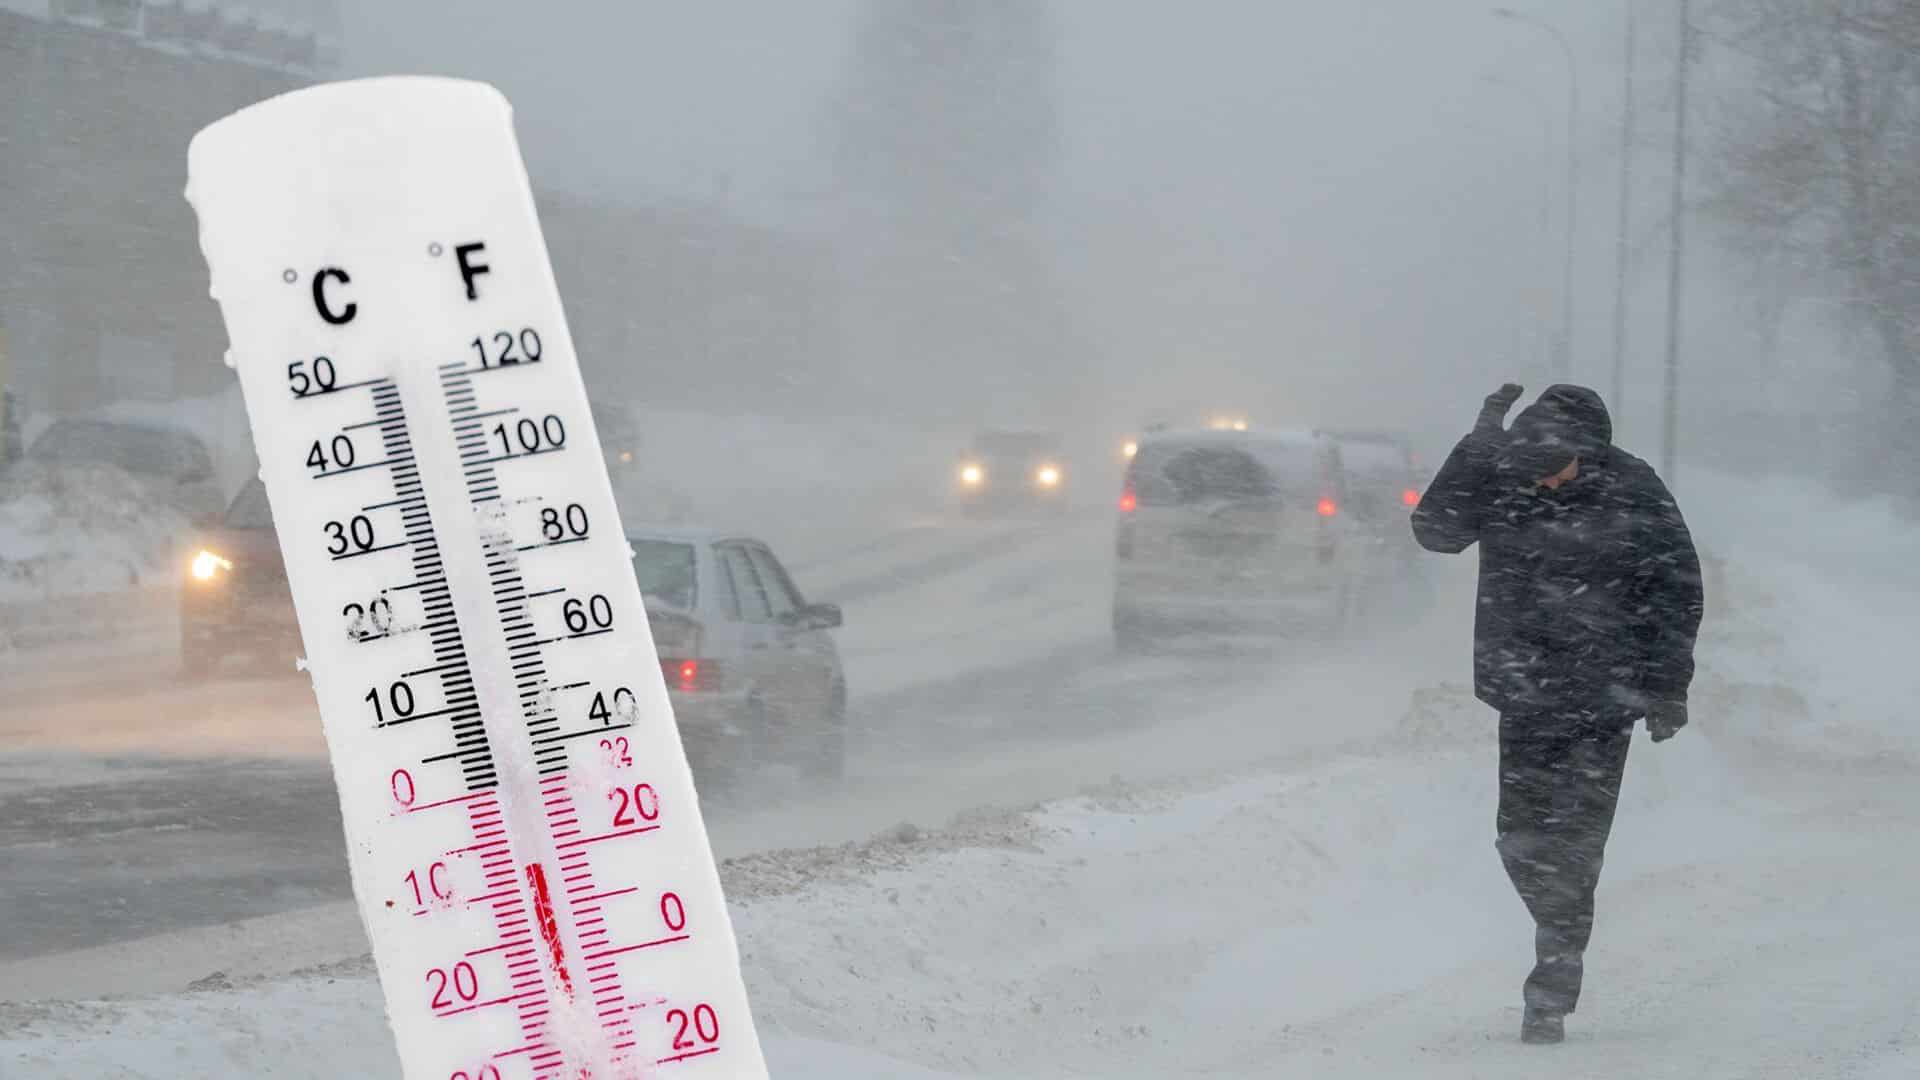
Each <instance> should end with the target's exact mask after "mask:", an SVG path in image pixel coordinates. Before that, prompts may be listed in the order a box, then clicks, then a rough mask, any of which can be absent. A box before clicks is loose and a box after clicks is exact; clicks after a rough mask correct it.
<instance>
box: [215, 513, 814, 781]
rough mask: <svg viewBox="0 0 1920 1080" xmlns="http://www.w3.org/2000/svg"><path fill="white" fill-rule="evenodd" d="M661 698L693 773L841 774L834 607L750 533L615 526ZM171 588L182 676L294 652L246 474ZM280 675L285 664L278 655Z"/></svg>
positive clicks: (282, 583) (296, 644) (286, 595)
mask: <svg viewBox="0 0 1920 1080" xmlns="http://www.w3.org/2000/svg"><path fill="white" fill-rule="evenodd" d="M627 543H628V545H629V546H630V547H631V548H632V549H633V567H634V573H635V575H636V577H637V578H638V580H639V583H640V590H641V593H642V595H643V597H644V599H645V601H646V607H647V620H648V622H649V624H650V625H651V626H652V628H653V637H654V645H655V648H656V649H657V650H658V651H659V656H660V666H661V672H662V674H663V675H665V677H666V682H667V694H668V696H669V697H670V698H671V699H672V701H673V709H674V717H675V719H676V721H677V722H678V723H679V726H680V733H681V736H682V739H683V740H684V741H685V743H686V745H687V751H688V754H689V755H690V756H691V757H692V758H693V759H694V760H695V762H696V764H698V765H699V766H700V767H701V768H702V770H703V771H711V770H718V769H729V770H737V769H739V768H742V767H745V766H748V765H752V764H756V763H765V762H769V761H776V760H777V761H788V762H792V763H794V764H796V765H798V766H800V767H801V769H802V770H803V771H805V772H806V773H808V774H809V775H812V776H816V777H837V776H839V775H840V773H841V770H842V766H843V764H844V760H845V754H846V714H847V680H846V674H845V672H844V671H843V670H842V668H841V665H840V654H839V652H838V650H837V649H836V648H835V647H834V642H833V637H832V635H831V634H830V633H828V631H830V630H832V629H834V628H835V627H838V626H839V625H840V621H841V615H840V609H839V608H837V607H835V606H833V605H832V604H813V603H808V602H807V601H806V600H805V599H804V598H803V597H802V596H801V594H800V591H799V590H798V589H797V588H795V587H794V584H793V579H792V578H791V577H790V576H789V575H788V574H787V571H786V568H785V567H783V566H782V565H781V564H780V560H779V559H778V558H776V557H775V556H774V554H773V551H772V549H770V548H768V547H767V545H766V544H764V543H761V542H760V541H758V540H754V539H751V538H747V537H736V536H728V535H723V534H718V533H702V532H693V531H687V530H668V529H648V530H637V531H636V530H628V532H627ZM186 577H187V580H186V581H185V583H184V584H183V586H182V588H181V590H180V661H181V667H182V669H183V670H184V671H185V672H186V674H187V675H188V676H190V677H204V676H206V675H209V674H211V673H212V672H213V671H215V670H216V669H217V667H218V666H219V665H220V664H221V663H223V662H224V661H226V660H228V659H229V658H242V657H253V658H259V657H264V656H276V657H278V658H281V659H287V658H291V657H293V656H295V655H298V653H299V652H300V649H301V645H300V630H299V625H298V622H297V620H296V619H295V617H294V612H293V596H292V593H291V592H290V591H289V589H288V587H287V575H286V567H285V564H284V563H283V562H282V561H281V557H280V543H279V540H278V538H277V537H276V536H275V534H274V530H273V516H272V513H271V512H270V510H269V507H268V503H267V494H266V488H265V487H264V486H263V485H262V484H261V483H260V481H259V480H258V479H255V480H252V481H249V482H248V483H247V485H246V486H245V487H243V488H242V489H241V491H240V494H239V495H238V496H236V497H235V498H234V500H233V504H232V505H231V506H230V507H228V509H227V513H226V515H225V517H224V518H223V519H222V521H221V523H220V524H219V525H218V526H216V527H213V528H209V529H207V530H206V531H205V532H203V533H202V534H201V535H200V537H199V538H198V547H197V548H196V552H195V554H194V556H193V558H192V559H191V560H190V562H189V563H188V567H187V573H186ZM285 670H287V671H291V670H292V665H291V664H290V663H289V664H287V665H285Z"/></svg>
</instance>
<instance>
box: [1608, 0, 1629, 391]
mask: <svg viewBox="0 0 1920 1080" xmlns="http://www.w3.org/2000/svg"><path fill="white" fill-rule="evenodd" d="M1626 8H1627V57H1626V75H1625V80H1624V81H1625V84H1626V85H1625V87H1624V95H1625V96H1624V100H1625V105H1624V106H1623V107H1622V110H1621V115H1620V227H1619V234H1618V235H1617V236H1616V237H1615V238H1614V255H1613V259H1614V270H1613V387H1612V391H1613V393H1612V396H1611V397H1609V398H1608V399H1607V402H1608V404H1610V405H1611V406H1612V407H1613V415H1614V417H1615V419H1616V421H1617V420H1618V419H1620V418H1621V417H1622V416H1624V404H1625V401H1626V396H1627V248H1628V242H1627V233H1628V229H1629V226H1630V225H1631V224H1632V206H1633V52H1634V25H1633V0H1626Z"/></svg>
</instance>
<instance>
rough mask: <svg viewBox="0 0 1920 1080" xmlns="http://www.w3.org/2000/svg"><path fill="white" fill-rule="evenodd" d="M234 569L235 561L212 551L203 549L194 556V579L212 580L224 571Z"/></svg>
mask: <svg viewBox="0 0 1920 1080" xmlns="http://www.w3.org/2000/svg"><path fill="white" fill-rule="evenodd" d="M231 569H233V563H231V562H229V561H227V560H226V559H223V558H221V557H220V556H218V555H215V554H214V553H213V552H211V551H205V550H203V551H201V552H200V554H198V555H195V556H194V557H193V566H192V571H193V580H195V581H212V580H213V579H214V578H216V577H218V576H219V575H220V574H221V573H222V572H224V571H227V570H231Z"/></svg>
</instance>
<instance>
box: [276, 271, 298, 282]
mask: <svg viewBox="0 0 1920 1080" xmlns="http://www.w3.org/2000/svg"><path fill="white" fill-rule="evenodd" d="M280 280H281V281H284V282H286V283H287V284H289V285H291V284H293V283H294V282H296V281H299V280H300V275H299V273H297V272H296V271H294V270H291V269H288V270H282V271H280Z"/></svg>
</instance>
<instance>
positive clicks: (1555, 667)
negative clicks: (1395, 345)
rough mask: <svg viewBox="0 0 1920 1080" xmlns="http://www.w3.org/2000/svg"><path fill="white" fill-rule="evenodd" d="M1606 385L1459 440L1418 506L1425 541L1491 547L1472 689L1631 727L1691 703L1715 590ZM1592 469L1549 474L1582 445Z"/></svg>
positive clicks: (1517, 705) (1435, 547)
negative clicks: (1704, 614)
mask: <svg viewBox="0 0 1920 1080" xmlns="http://www.w3.org/2000/svg"><path fill="white" fill-rule="evenodd" d="M1612 443H1613V424H1612V421H1611V420H1610V419H1609V418H1608V416H1607V410H1606V406H1605V405H1604V404H1602V403H1601V401H1600V395H1598V394H1596V393H1594V392H1593V391H1592V390H1589V389H1586V388H1585V387H1580V386H1554V387H1550V388H1548V390H1547V391H1546V392H1545V393H1544V394H1542V395H1540V400H1539V401H1538V402H1536V403H1534V404H1533V405H1531V406H1528V407H1527V409H1526V410H1525V411H1523V412H1522V413H1521V414H1520V415H1519V417H1517V418H1516V419H1515V420H1514V423H1513V426H1512V427H1511V428H1509V429H1506V430H1502V429H1501V427H1500V425H1499V423H1498V421H1497V420H1495V421H1493V422H1491V423H1489V424H1483V426H1482V427H1481V428H1479V429H1477V430H1475V431H1474V432H1473V433H1472V434H1469V435H1468V436H1467V437H1466V438H1465V439H1462V440H1461V441H1460V444H1459V445H1458V446H1456V447H1455V448H1454V450H1453V453H1452V454H1451V455H1449V456H1448V458H1447V461H1446V463H1445V464H1444V465H1442V466H1441V468H1440V473H1439V475H1438V476H1436V477H1435V478H1434V481H1433V484H1432V486H1431V487H1430V488H1428V490H1427V492H1426V495H1425V496H1424V497H1423V498H1422V499H1421V502H1420V505H1419V507H1418V508H1417V509H1416V510H1415V511H1414V514H1413V534H1414V537H1415V539H1417V540H1418V541H1419V542H1420V544H1421V546H1422V547H1425V548H1427V549H1428V550H1430V551H1439V552H1445V553H1448V554H1452V553H1456V552H1460V551H1464V550H1466V549H1467V548H1468V547H1469V546H1471V545H1472V544H1474V543H1476V542H1477V543H1479V545H1480V594H1479V603H1478V606H1477V608H1476V609H1475V618H1474V641H1473V667H1474V692H1475V694H1476V695H1478V697H1479V698H1480V700H1482V701H1484V702H1486V703H1487V704H1488V705H1491V706H1493V707H1494V708H1495V709H1498V710H1500V711H1501V712H1503V713H1520V714H1547V713H1556V714H1587V715H1589V716H1591V717H1592V718H1593V719H1594V720H1595V722H1600V723H1631V722H1632V721H1633V719H1634V718H1636V717H1638V716H1640V715H1643V714H1644V713H1645V712H1646V711H1647V706H1648V704H1649V703H1651V702H1654V701H1675V702H1684V701H1685V700H1686V698H1687V687H1688V685H1689V684H1690V683H1691V682H1692V681H1693V643H1694V636H1695V634H1696V633H1697V632H1698V630H1699V628H1700V615H1701V610H1702V605H1703V595H1702V591H1701V583H1700V563H1699V559H1698V557H1697V556H1696V555H1695V553H1694V549H1693V539H1692V537H1691V536H1690V535H1689V534H1688V532H1687V525H1686V522H1685V521H1684V520H1683V519H1682V518H1681V516H1680V508H1679V507H1678V506H1677V505H1675V503H1674V500H1673V495H1672V494H1671V493H1670V492H1668V490H1667V487H1666V485H1665V484H1663V483H1661V482H1660V478H1659V477H1658V476H1657V475H1655V474H1654V471H1653V469H1652V467H1651V466H1649V465H1648V464H1647V463H1646V462H1644V461H1641V460H1640V459H1639V458H1637V457H1634V456H1633V455H1632V454H1629V453H1627V452H1626V451H1624V450H1621V449H1620V448H1618V447H1616V446H1614V445H1613V444H1612ZM1576 455H1577V456H1578V457H1579V459H1580V468H1579V475H1578V477H1577V478H1576V479H1574V480H1572V481H1569V482H1567V483H1564V484H1562V485H1561V486H1560V488H1559V490H1557V491H1555V490H1552V489H1549V488H1547V487H1545V486H1542V485H1540V484H1539V483H1538V480H1539V479H1540V478H1541V477H1546V476H1551V475H1553V474H1554V473H1556V472H1558V471H1560V470H1561V469H1563V468H1565V467H1566V465H1567V463H1568V462H1569V461H1571V460H1572V459H1573V458H1574V457H1575V456H1576Z"/></svg>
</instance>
